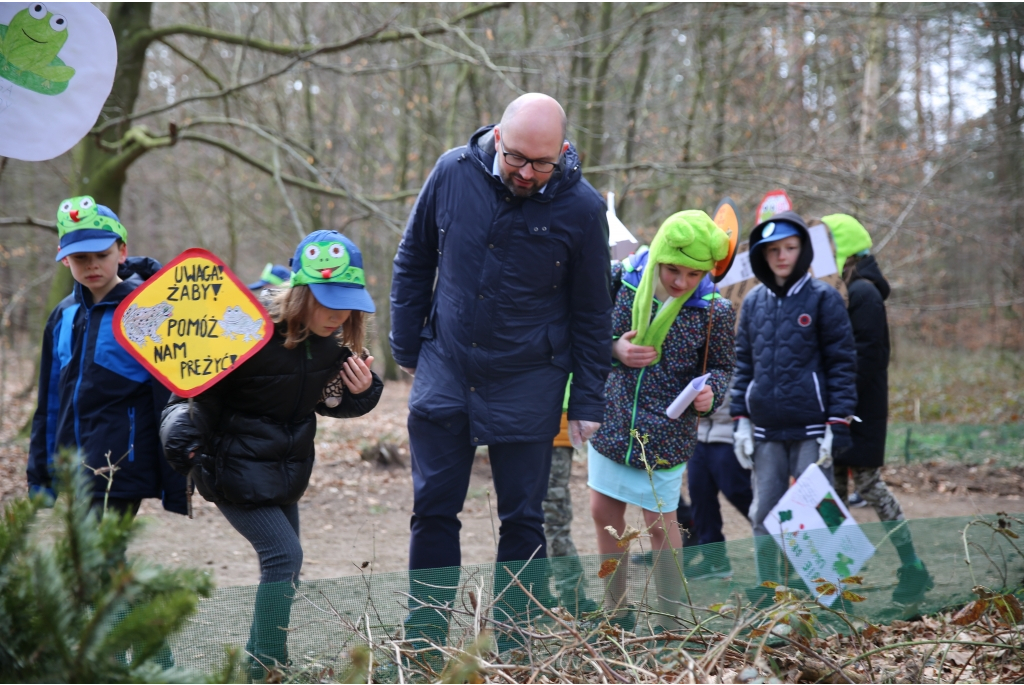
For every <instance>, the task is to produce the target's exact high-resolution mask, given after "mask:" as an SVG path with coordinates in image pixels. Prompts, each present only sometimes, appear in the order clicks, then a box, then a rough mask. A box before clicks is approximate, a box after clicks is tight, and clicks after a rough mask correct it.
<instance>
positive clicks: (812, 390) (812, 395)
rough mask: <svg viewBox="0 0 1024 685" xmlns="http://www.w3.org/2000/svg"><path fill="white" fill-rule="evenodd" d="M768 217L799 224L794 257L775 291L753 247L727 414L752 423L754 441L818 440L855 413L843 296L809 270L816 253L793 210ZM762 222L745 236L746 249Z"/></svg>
mask: <svg viewBox="0 0 1024 685" xmlns="http://www.w3.org/2000/svg"><path fill="white" fill-rule="evenodd" d="M772 218H773V219H787V220H789V221H791V222H792V223H793V224H795V225H796V226H797V227H798V229H799V231H800V240H801V248H800V257H799V258H798V260H797V263H796V265H795V266H794V268H793V272H792V273H791V274H790V276H789V278H788V279H787V280H786V282H785V283H783V284H782V285H781V286H780V285H778V284H777V283H776V282H775V278H774V275H773V274H772V272H771V269H770V268H769V267H768V263H767V260H766V259H765V257H764V249H758V250H751V254H750V265H751V269H752V270H753V271H754V274H755V275H756V276H757V277H758V280H760V281H761V285H759V286H757V287H756V288H754V289H753V290H751V291H750V292H749V293H748V294H747V296H746V298H745V299H744V300H743V307H742V308H741V310H740V325H739V331H738V332H737V334H736V372H735V374H734V375H733V388H732V395H731V403H730V409H729V411H730V413H731V414H732V416H734V417H739V416H745V417H749V418H750V420H751V422H752V423H753V424H754V437H755V438H756V439H757V440H764V441H781V440H807V439H810V438H815V437H820V436H822V435H824V433H825V423H826V422H827V421H830V420H833V419H845V418H846V417H849V416H852V415H854V410H855V409H856V406H857V385H856V384H857V356H856V348H855V347H854V342H853V330H852V329H851V327H850V319H849V317H848V316H847V314H846V306H845V305H844V304H843V298H842V296H841V295H840V294H839V292H838V291H837V290H836V289H835V288H833V287H832V286H830V285H828V284H826V283H824V282H822V281H819V280H818V279H816V278H812V277H811V275H810V273H809V272H808V268H809V267H810V264H811V261H812V259H813V258H814V252H813V249H812V247H811V239H810V235H809V234H808V233H807V227H806V226H805V225H804V222H803V220H802V219H801V218H800V217H799V216H798V215H796V214H794V213H792V212H784V213H782V214H779V215H776V216H775V217H772ZM765 223H767V222H764V223H762V224H759V225H758V226H757V227H755V228H754V230H753V231H752V232H751V235H750V240H751V244H753V243H755V242H756V241H757V240H758V239H759V237H760V230H761V229H762V228H763V226H764V225H765ZM835 430H838V429H835Z"/></svg>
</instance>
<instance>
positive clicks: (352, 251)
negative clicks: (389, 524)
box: [160, 231, 384, 682]
mask: <svg viewBox="0 0 1024 685" xmlns="http://www.w3.org/2000/svg"><path fill="white" fill-rule="evenodd" d="M362 266H363V259H362V255H361V253H360V252H359V248H357V247H356V246H355V244H354V243H352V241H350V240H349V239H348V238H345V237H344V236H342V235H341V234H340V233H337V232H335V231H316V232H314V233H311V234H310V235H309V236H307V237H306V238H305V239H304V240H303V241H302V242H301V243H299V246H298V249H297V250H296V251H295V257H294V258H293V259H292V274H291V287H290V288H284V289H281V290H279V291H277V292H276V294H274V295H273V297H274V300H273V301H272V302H271V305H270V314H271V318H272V319H273V321H274V334H273V337H272V338H271V340H270V341H269V342H268V343H267V344H266V345H265V346H264V347H263V348H261V349H260V350H259V351H258V352H257V353H256V354H254V355H253V356H252V357H250V358H249V359H247V360H246V361H244V362H242V363H241V364H240V365H239V366H238V368H237V369H235V370H233V371H232V372H231V374H230V375H228V376H227V377H225V378H224V380H222V381H220V382H219V383H218V384H217V385H215V386H213V387H211V388H210V389H209V390H206V391H204V392H203V393H201V394H200V395H198V396H196V397H195V398H194V401H193V402H192V403H191V405H190V404H189V403H188V401H187V400H185V399H184V398H181V397H176V396H173V397H172V398H171V401H170V403H169V404H168V405H167V408H166V409H165V410H164V415H163V423H162V425H161V428H160V437H161V439H162V440H163V442H164V447H165V449H166V450H167V458H168V459H169V460H170V462H171V464H172V465H173V466H174V468H176V469H177V470H178V471H180V472H181V473H184V474H188V475H190V476H191V477H192V479H193V481H194V482H195V484H196V489H197V490H199V493H200V494H201V495H202V496H203V497H205V498H206V499H207V500H209V501H211V502H214V503H215V504H216V505H217V508H218V509H220V511H221V513H223V514H224V517H225V518H227V520H228V522H229V523H230V524H231V525H232V526H233V527H234V528H235V530H237V531H238V532H239V533H241V534H242V535H243V536H245V538H246V539H247V540H249V542H251V543H252V546H253V548H254V549H255V550H256V553H257V554H258V555H259V559H260V586H259V589H258V590H257V592H256V608H255V610H254V612H253V623H252V628H251V630H250V634H249V644H248V646H247V648H246V651H247V652H248V653H249V654H250V655H252V657H253V662H252V663H251V664H250V674H251V675H253V676H254V677H258V678H259V679H260V681H261V682H262V680H264V679H265V678H264V676H265V675H266V673H265V671H264V669H269V668H270V667H271V666H273V665H274V664H275V662H276V663H278V664H285V663H287V661H288V651H287V642H288V633H287V632H286V631H287V628H288V623H289V619H290V615H291V602H292V597H293V595H294V593H293V592H292V590H291V586H292V584H293V583H295V582H297V581H298V579H299V571H300V570H301V568H302V546H301V544H300V540H299V506H298V501H299V499H300V498H301V497H302V494H303V493H304V492H305V490H306V486H307V485H308V484H309V477H310V474H311V472H312V470H313V460H314V458H315V450H314V442H315V437H316V415H317V414H321V415H323V416H333V417H336V418H349V417H354V416H362V415H363V414H366V413H368V412H369V411H371V410H372V409H373V408H374V407H375V406H376V405H377V401H378V400H379V399H380V395H381V391H382V390H383V387H384V386H383V383H382V382H381V380H380V379H379V378H378V377H377V375H376V374H374V373H373V372H372V371H370V364H371V363H372V362H373V357H369V358H367V359H366V361H365V362H364V361H363V359H361V358H360V354H361V353H362V351H363V337H364V335H365V332H366V319H365V314H366V313H372V312H373V311H374V305H373V300H371V299H370V295H369V293H367V292H366V288H365V283H366V280H365V277H364V275H363V268H362Z"/></svg>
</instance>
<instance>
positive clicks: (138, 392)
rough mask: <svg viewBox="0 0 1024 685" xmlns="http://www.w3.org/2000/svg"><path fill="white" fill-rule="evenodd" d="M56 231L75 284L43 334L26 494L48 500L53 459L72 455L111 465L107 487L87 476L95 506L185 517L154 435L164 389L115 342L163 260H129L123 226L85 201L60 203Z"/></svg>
mask: <svg viewBox="0 0 1024 685" xmlns="http://www.w3.org/2000/svg"><path fill="white" fill-rule="evenodd" d="M57 232H58V235H59V236H60V250H59V251H58V252H57V261H59V262H61V263H63V264H64V266H66V267H68V268H70V269H71V273H72V275H73V276H74V278H75V288H74V291H73V292H72V293H71V294H70V295H68V296H67V297H65V298H64V299H63V300H61V302H60V304H58V305H57V307H56V308H55V309H54V310H53V313H51V314H50V318H49V319H48V320H47V322H46V330H45V332H44V333H43V342H42V354H41V356H40V364H39V398H38V406H37V408H36V413H35V416H34V417H33V418H32V438H31V440H30V442H29V453H28V487H29V492H30V493H32V494H43V495H46V496H48V497H51V498H52V497H53V495H54V491H53V457H54V455H55V454H56V453H57V452H58V451H60V450H61V449H71V450H76V451H77V452H78V453H79V454H80V455H81V458H82V462H83V464H84V466H85V467H86V468H87V469H89V470H91V471H93V473H94V474H95V473H96V470H97V469H105V468H106V467H107V466H108V465H109V464H116V466H117V470H116V471H114V473H113V482H112V483H108V481H107V479H106V478H104V477H103V476H97V475H94V477H93V502H94V507H95V508H96V509H97V510H100V511H102V509H103V508H104V505H106V507H107V508H109V509H111V510H114V511H117V512H119V513H129V512H130V513H131V514H132V515H134V514H135V513H136V512H137V511H138V509H139V505H140V504H141V502H142V500H143V499H145V498H150V497H153V498H160V499H161V500H163V505H164V508H165V509H167V510H169V511H173V512H176V513H179V514H184V513H185V511H186V504H185V479H184V477H182V476H180V475H178V474H177V473H175V472H174V471H173V470H172V469H171V467H170V466H169V465H168V463H167V461H166V460H165V459H164V456H163V451H162V450H161V448H160V440H159V436H158V434H157V433H158V428H159V424H160V411H161V410H162V409H163V406H164V404H165V403H166V402H167V397H168V396H169V395H170V393H169V392H168V391H167V390H166V389H165V388H164V386H163V385H161V384H160V383H158V382H157V381H156V380H154V379H153V377H152V376H150V374H149V372H148V371H147V370H146V369H145V368H143V366H142V365H141V364H139V362H137V361H136V360H135V358H134V357H132V356H131V355H130V354H128V352H127V351H126V350H125V349H124V348H122V347H121V345H120V344H118V342H117V340H116V339H115V338H114V326H113V320H114V310H115V309H116V308H117V305H119V304H120V303H121V301H122V300H123V299H124V298H125V297H127V296H128V294H129V293H131V292H132V291H133V290H135V289H136V288H138V287H139V286H140V285H142V283H143V281H145V280H146V279H147V278H149V277H150V276H152V275H153V274H154V273H156V272H157V271H159V270H160V264H159V263H158V262H157V261H155V260H153V259H150V258H148V257H128V244H127V242H128V231H127V229H125V227H124V226H123V225H122V224H121V222H120V220H119V219H118V218H117V215H116V214H114V212H112V211H111V210H110V209H108V208H107V207H104V206H103V205H98V204H96V201H95V200H94V199H93V198H91V197H89V196H81V197H72V198H69V199H67V200H64V201H63V202H61V204H60V207H59V209H58V210H57ZM108 455H109V462H108ZM108 486H109V487H108Z"/></svg>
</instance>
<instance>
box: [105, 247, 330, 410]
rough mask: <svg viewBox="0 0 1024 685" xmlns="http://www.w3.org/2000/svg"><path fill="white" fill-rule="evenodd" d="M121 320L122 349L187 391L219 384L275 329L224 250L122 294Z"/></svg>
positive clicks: (194, 252)
mask: <svg viewBox="0 0 1024 685" xmlns="http://www.w3.org/2000/svg"><path fill="white" fill-rule="evenodd" d="M346 259H347V257H346ZM113 326H114V337H115V338H116V339H117V341H118V342H119V343H120V344H121V347H123V348H124V349H125V350H127V351H128V353H129V354H131V355H132V356H133V357H135V359H137V360H138V362H139V363H140V364H142V365H143V366H144V367H146V369H147V370H148V371H149V372H150V373H151V374H153V377H154V378H156V379H157V380H159V381H160V382H161V383H163V384H164V385H165V386H166V387H167V389H169V390H170V391H171V392H173V393H175V394H176V395H178V396H180V397H195V396H196V395H198V394H199V393H201V392H203V391H204V390H206V389H207V388H209V387H211V386H213V385H214V384H216V383H217V382H218V381H220V380H221V379H222V378H224V377H225V376H226V375H228V374H229V373H231V371H233V370H234V369H236V368H238V365H239V364H241V363H242V362H244V361H245V360H246V359H248V358H249V357H251V356H252V355H254V354H256V352H258V351H259V350H260V348H262V347H263V346H264V345H266V344H267V343H268V342H269V341H270V338H271V336H273V334H274V323H273V322H272V321H271V320H270V315H269V314H268V313H267V310H266V309H264V307H263V305H262V304H261V303H260V301H259V300H258V299H256V296H255V295H254V294H253V293H252V291H250V290H249V288H247V287H246V286H245V285H244V284H243V283H242V282H241V281H240V280H238V277H237V276H235V274H234V273H232V272H231V269H229V268H228V267H227V265H226V264H225V263H224V262H223V261H221V259H220V258H219V257H217V255H215V254H213V253H212V252H208V251H207V250H203V249H201V248H198V247H192V248H189V249H187V250H185V251H184V252H182V253H181V254H180V255H178V256H177V257H175V258H174V259H172V260H171V261H170V262H169V263H168V264H167V265H166V266H165V267H164V268H162V269H160V271H158V272H156V273H155V274H154V275H153V276H151V277H150V278H149V279H148V280H147V281H146V282H145V283H144V284H142V285H141V286H140V287H138V288H136V289H135V290H134V291H132V293H131V294H130V295H128V297H126V298H125V299H124V300H122V302H121V304H120V305H118V307H117V309H116V310H115V311H114V320H113Z"/></svg>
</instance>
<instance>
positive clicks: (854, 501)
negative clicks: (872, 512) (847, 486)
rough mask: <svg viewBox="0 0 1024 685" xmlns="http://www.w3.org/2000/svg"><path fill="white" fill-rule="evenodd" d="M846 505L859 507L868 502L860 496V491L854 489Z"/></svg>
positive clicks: (853, 507) (864, 505) (852, 507)
mask: <svg viewBox="0 0 1024 685" xmlns="http://www.w3.org/2000/svg"><path fill="white" fill-rule="evenodd" d="M846 505H847V506H848V507H850V508H851V509H860V508H861V507H866V506H867V505H868V503H867V502H866V501H865V500H864V498H863V497H861V496H860V493H859V492H857V491H856V490H854V491H853V493H852V494H851V495H850V498H849V499H848V500H847V501H846Z"/></svg>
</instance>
